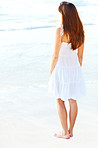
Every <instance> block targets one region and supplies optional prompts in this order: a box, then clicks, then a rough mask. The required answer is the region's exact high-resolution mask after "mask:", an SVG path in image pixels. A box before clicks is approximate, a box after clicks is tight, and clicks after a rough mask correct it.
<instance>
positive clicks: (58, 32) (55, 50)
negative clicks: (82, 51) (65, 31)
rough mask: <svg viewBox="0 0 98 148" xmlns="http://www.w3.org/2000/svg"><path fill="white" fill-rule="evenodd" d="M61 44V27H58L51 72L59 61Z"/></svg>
mask: <svg viewBox="0 0 98 148" xmlns="http://www.w3.org/2000/svg"><path fill="white" fill-rule="evenodd" d="M60 46H61V37H60V28H57V29H56V34H55V45H54V51H53V54H52V59H51V68H50V74H52V71H53V69H54V67H55V65H56V63H57V60H58V57H59V51H60Z"/></svg>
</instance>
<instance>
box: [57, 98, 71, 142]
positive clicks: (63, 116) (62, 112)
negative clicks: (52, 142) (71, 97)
mask: <svg viewBox="0 0 98 148" xmlns="http://www.w3.org/2000/svg"><path fill="white" fill-rule="evenodd" d="M57 109H58V114H59V118H60V122H61V125H62V128H63V132H62V133H61V134H60V133H59V134H58V135H57V134H56V135H55V136H57V137H59V138H66V139H68V138H69V134H68V124H67V110H66V107H65V104H64V101H62V100H61V99H60V98H59V99H57Z"/></svg>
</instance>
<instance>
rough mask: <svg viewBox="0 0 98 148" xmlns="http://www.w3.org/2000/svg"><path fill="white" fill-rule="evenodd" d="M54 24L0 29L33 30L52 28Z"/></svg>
mask: <svg viewBox="0 0 98 148" xmlns="http://www.w3.org/2000/svg"><path fill="white" fill-rule="evenodd" d="M52 27H55V26H54V25H47V26H34V27H25V28H15V29H14V28H12V29H0V31H19V30H20V31H21V30H34V29H44V28H52Z"/></svg>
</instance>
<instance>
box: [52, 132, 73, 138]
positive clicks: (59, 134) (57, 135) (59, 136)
mask: <svg viewBox="0 0 98 148" xmlns="http://www.w3.org/2000/svg"><path fill="white" fill-rule="evenodd" d="M54 136H55V137H57V138H64V139H69V138H70V136H69V134H66V135H65V134H64V132H59V133H55V134H54Z"/></svg>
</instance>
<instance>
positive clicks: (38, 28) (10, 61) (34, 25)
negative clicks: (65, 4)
mask: <svg viewBox="0 0 98 148" xmlns="http://www.w3.org/2000/svg"><path fill="white" fill-rule="evenodd" d="M60 2H61V1H60V0H56V1H54V0H14V1H13V0H2V1H0V114H1V115H5V116H10V117H12V118H14V119H18V120H23V119H31V120H33V119H35V118H36V119H40V121H41V120H42V119H43V121H48V122H50V123H51V122H55V120H56V119H57V116H56V115H57V114H56V98H54V97H53V96H52V95H50V94H48V81H49V77H50V74H49V70H50V61H51V54H52V51H53V47H54V38H55V28H56V27H58V26H60V23H61V22H60V19H61V18H60V17H61V16H60V14H59V12H58V6H59V3H60ZM70 2H73V3H74V4H75V5H76V7H77V9H78V12H79V15H80V18H81V20H82V22H83V25H84V30H85V49H84V59H83V67H82V70H83V74H84V77H85V81H86V85H87V96H86V97H85V98H84V99H83V100H80V102H81V103H80V108H81V109H82V110H84V111H90V110H91V109H92V111H93V112H94V113H98V99H97V98H98V94H97V88H98V41H97V34H98V19H97V18H98V2H97V0H93V1H91V0H72V1H70Z"/></svg>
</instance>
